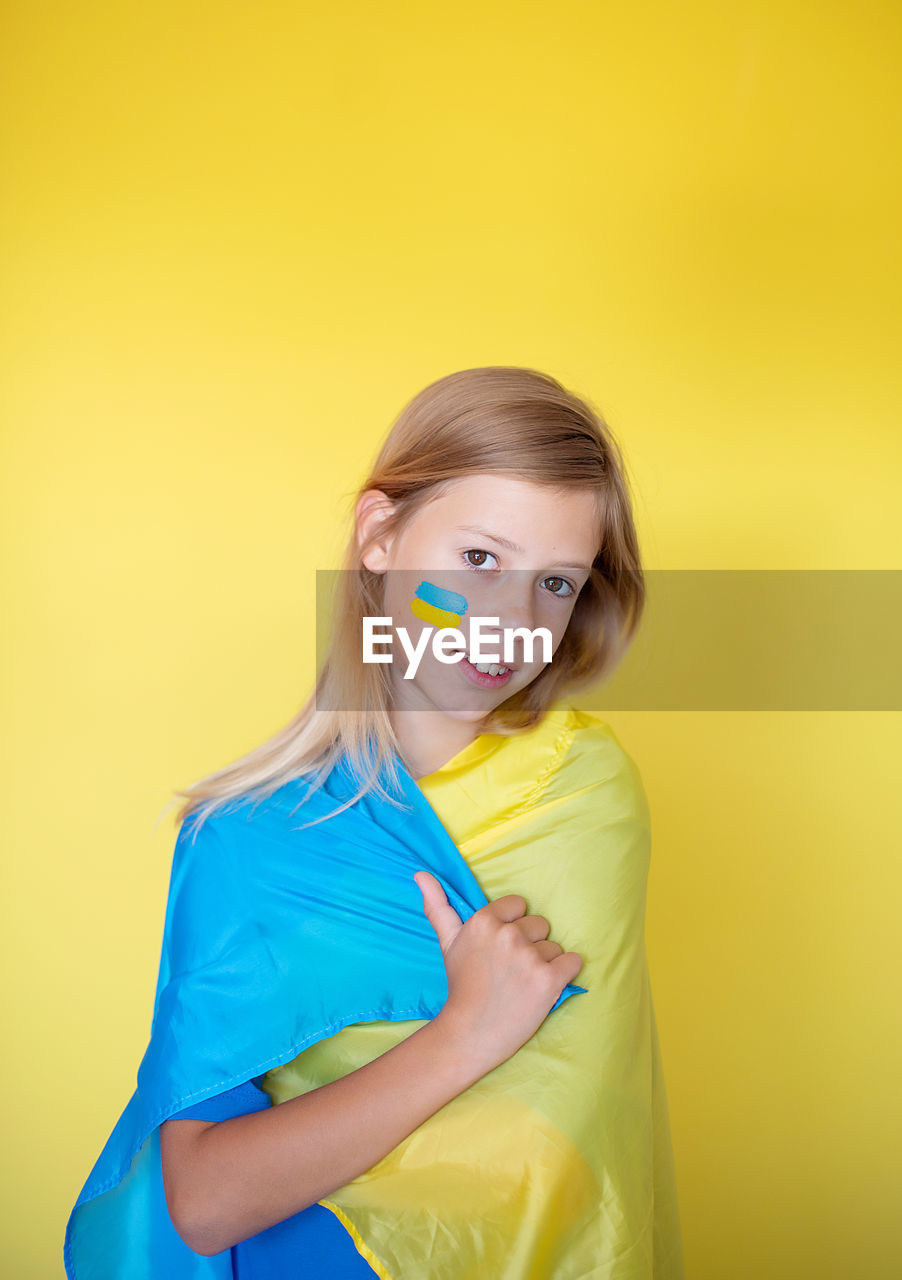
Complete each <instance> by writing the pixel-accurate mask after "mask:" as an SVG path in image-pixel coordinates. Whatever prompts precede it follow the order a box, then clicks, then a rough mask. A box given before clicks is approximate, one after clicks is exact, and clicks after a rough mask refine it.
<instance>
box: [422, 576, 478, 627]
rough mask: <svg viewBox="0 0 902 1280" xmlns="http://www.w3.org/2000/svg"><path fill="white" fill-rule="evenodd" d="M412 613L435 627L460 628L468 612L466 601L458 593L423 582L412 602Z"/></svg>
mask: <svg viewBox="0 0 902 1280" xmlns="http://www.w3.org/2000/svg"><path fill="white" fill-rule="evenodd" d="M410 612H411V613H412V614H413V616H414V617H415V618H419V619H420V620H421V621H423V622H431V623H432V625H433V626H434V627H459V626H460V620H461V618H462V617H463V615H464V614H465V613H466V612H467V602H466V599H465V598H464V597H463V596H462V595H460V594H459V592H457V591H448V590H447V588H446V587H437V586H436V585H435V584H434V583H432V582H425V581H424V582H421V583H420V585H419V586H418V587H417V589H416V591H415V592H414V594H413V599H412V600H411V602H410Z"/></svg>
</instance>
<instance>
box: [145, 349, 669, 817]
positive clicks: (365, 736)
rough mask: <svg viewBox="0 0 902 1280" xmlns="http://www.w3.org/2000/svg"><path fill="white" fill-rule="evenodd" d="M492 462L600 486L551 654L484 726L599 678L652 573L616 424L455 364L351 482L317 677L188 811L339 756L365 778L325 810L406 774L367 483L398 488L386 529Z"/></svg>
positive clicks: (190, 801)
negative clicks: (366, 511) (333, 623)
mask: <svg viewBox="0 0 902 1280" xmlns="http://www.w3.org/2000/svg"><path fill="white" fill-rule="evenodd" d="M484 474H491V475H506V476H513V477H515V478H518V479H521V480H525V481H530V482H532V483H534V484H541V485H545V486H546V487H549V488H551V489H557V490H561V491H573V490H589V491H592V492H593V493H594V494H595V497H596V504H597V507H598V510H599V514H600V517H601V524H600V528H601V530H602V539H601V545H600V547H599V548H598V551H597V554H596V556H595V559H594V562H593V564H592V568H591V572H590V575H589V577H588V579H587V580H586V582H585V584H584V586H583V588H582V590H581V591H580V594H579V596H578V598H577V600H576V603H575V605H574V608H573V613H572V615H571V617H570V621H569V623H568V626H567V630H566V632H565V634H564V637H563V639H562V640H561V642H560V644H559V646H558V648H557V650H556V651H555V655H554V662H553V663H549V664H548V666H546V667H545V669H544V670H543V671H542V672H541V673H540V674H539V675H538V676H537V678H536V679H535V680H533V681H532V683H531V684H529V685H528V686H527V687H526V688H524V689H521V690H519V691H517V692H516V693H514V694H512V695H511V697H510V698H509V699H508V700H507V701H506V702H502V703H500V704H499V705H498V706H497V707H496V708H495V709H494V711H492V712H491V714H490V715H488V716H487V717H486V718H485V720H484V721H483V722H482V728H481V732H483V733H494V734H514V733H518V732H523V731H525V730H527V729H529V728H531V727H533V726H534V725H536V724H538V723H539V721H541V720H542V718H543V717H544V715H545V712H546V711H547V710H548V708H549V707H550V706H551V705H552V703H554V702H555V701H557V700H558V699H559V698H560V697H561V696H562V695H563V694H564V693H566V692H570V691H572V690H573V689H576V688H579V687H582V686H584V685H586V684H588V683H591V682H593V681H595V680H597V679H598V678H599V677H601V676H602V675H604V674H606V673H608V672H609V671H610V670H611V669H612V668H613V667H614V666H615V665H616V664H617V662H619V660H620V658H621V657H622V656H623V654H624V653H625V651H626V649H627V648H628V646H629V644H630V641H631V640H632V637H633V635H634V634H635V631H636V629H637V628H638V625H639V622H640V619H641V616H642V611H643V608H644V605H645V580H644V577H643V574H642V569H641V566H640V562H639V548H638V539H637V536H636V529H635V526H634V521H633V514H632V509H631V505H630V499H629V491H628V484H627V479H626V471H625V467H624V463H623V460H622V457H621V454H620V450H619V448H618V446H617V444H616V442H615V440H614V438H613V436H612V434H611V432H610V429H609V428H608V426H607V424H606V423H605V421H604V419H603V418H602V416H601V415H600V414H599V413H598V412H597V411H596V410H595V409H594V408H592V407H591V406H590V404H589V403H588V402H587V401H586V400H584V399H581V398H580V397H578V396H576V395H575V394H573V393H572V392H570V391H568V390H566V389H565V388H564V387H563V386H562V385H561V383H560V382H558V381H557V380H556V379H555V378H553V377H551V376H550V375H549V374H546V373H540V372H538V371H537V370H535V369H528V368H519V367H517V366H509V365H491V366H488V367H485V368H478V369H463V370H461V371H459V372H457V373H451V374H448V375H447V376H446V377H443V378H439V379H438V380H437V381H435V382H432V383H430V384H429V386H427V387H425V388H424V389H423V390H422V391H420V392H419V394H418V395H416V396H414V398H413V399H412V400H411V401H410V402H409V403H408V404H407V405H406V406H405V407H404V408H403V409H402V411H401V413H400V414H399V416H398V417H397V419H396V421H395V423H394V425H393V426H392V429H391V431H390V432H389V434H388V437H387V438H386V440H385V442H384V444H383V445H382V448H381V450H380V451H379V454H378V456H377V458H376V460H375V462H374V464H373V466H372V469H371V471H370V473H369V475H368V476H367V478H366V480H365V481H364V483H363V484H362V485H361V486H360V488H359V489H357V490H356V491H355V492H354V493H353V501H352V506H351V519H352V526H353V527H352V529H351V535H350V538H349V540H348V545H347V550H346V552H345V556H344V570H345V571H344V572H342V573H340V574H338V575H336V576H337V579H338V587H337V591H336V601H335V616H336V617H338V618H340V619H341V620H342V625H341V626H338V627H335V628H334V630H333V632H332V633H331V636H330V640H329V645H328V653H327V657H326V659H325V661H324V663H323V665H322V669H321V670H320V673H319V675H318V677H317V680H316V683H315V686H314V689H313V691H312V692H311V693H310V695H309V697H308V698H307V701H306V702H305V703H304V705H303V707H302V708H301V709H300V711H299V712H298V713H297V714H296V715H295V716H294V718H293V719H292V720H290V721H289V723H288V724H287V725H285V727H284V728H282V729H280V730H279V731H278V732H277V733H276V734H274V735H273V736H272V737H271V738H269V739H268V740H267V741H266V742H264V743H262V744H261V745H260V746H258V747H255V748H254V749H253V750H252V751H250V752H248V753H247V754H246V755H244V756H241V757H240V759H238V760H236V761H234V763H232V764H229V765H226V766H225V767H224V768H222V769H218V770H217V771H216V772H215V773H211V774H209V775H208V776H206V777H204V778H201V779H200V780H199V781H198V782H195V783H193V784H192V785H191V786H189V787H188V788H186V789H184V790H182V789H177V790H175V793H174V794H175V795H176V796H184V797H187V802H186V804H184V805H183V806H182V808H181V810H180V811H179V814H178V821H179V822H180V823H181V822H182V821H184V819H186V818H187V817H188V816H189V815H192V814H194V815H195V822H196V825H197V826H200V824H201V823H202V822H203V821H204V820H205V819H206V818H207V817H208V816H209V815H210V814H211V813H212V812H213V811H214V809H216V808H218V807H219V806H221V805H225V804H227V803H228V802H229V801H230V800H240V799H244V798H248V797H250V798H253V799H254V800H257V799H263V798H264V797H265V796H268V795H270V794H271V793H272V792H273V791H275V790H277V789H278V788H279V787H280V786H282V785H284V784H285V783H287V782H289V781H291V780H293V779H296V778H300V777H302V776H306V775H312V777H311V780H310V782H309V787H308V791H307V794H312V793H313V792H314V791H316V790H318V789H319V787H320V786H321V785H322V783H323V781H324V780H325V778H326V777H327V776H328V774H329V772H330V771H331V769H332V768H333V766H334V765H335V764H336V763H337V762H338V760H339V759H340V758H341V757H342V756H346V757H347V762H348V764H349V765H350V766H351V768H352V770H353V773H354V775H355V776H356V779H357V780H358V781H359V782H360V784H361V785H360V788H359V790H358V792H357V793H356V795H354V796H353V797H352V798H351V799H349V800H347V801H346V802H345V803H344V804H342V805H341V806H340V807H339V808H338V809H336V810H334V811H333V813H331V814H328V815H326V816H327V817H332V816H334V814H336V813H340V812H342V810H344V809H346V808H348V807H349V806H350V805H352V804H354V803H355V802H356V801H357V800H358V799H359V798H360V797H361V796H363V795H365V794H366V793H367V792H369V791H371V790H372V791H374V792H375V793H376V794H378V795H379V796H380V797H381V798H382V799H383V800H386V801H388V802H389V803H391V804H398V802H397V801H396V800H395V798H394V796H393V795H391V794H390V792H389V791H388V790H387V789H386V788H385V786H384V785H383V782H382V778H383V776H384V777H386V778H387V779H388V781H389V782H390V784H391V786H392V787H393V788H396V787H397V786H398V783H399V778H398V770H397V762H396V757H395V753H397V754H398V756H401V758H402V759H403V756H402V755H401V752H400V748H399V744H398V741H397V738H396V736H395V733H394V730H393V728H392V725H391V720H390V718H389V712H390V708H391V690H390V683H389V680H388V679H387V677H386V674H385V668H384V666H383V664H379V663H364V662H361V660H360V636H361V634H362V619H363V618H364V617H365V616H379V615H382V613H383V601H382V597H383V591H384V580H383V577H382V575H381V574H377V573H373V572H371V571H370V570H369V569H367V568H366V567H365V566H364V564H363V561H362V553H364V552H365V550H366V546H362V545H358V540H357V530H356V520H355V519H354V514H355V512H356V505H357V501H358V500H359V498H360V496H361V495H362V494H363V493H365V492H366V491H367V490H369V489H378V490H381V491H382V492H383V493H385V494H386V495H387V497H388V498H389V499H391V501H392V502H393V503H394V509H393V511H392V513H391V515H390V516H389V517H388V518H387V519H386V520H385V521H384V522H383V524H382V527H381V530H380V533H381V535H383V536H386V535H390V534H392V533H393V532H396V531H398V530H401V529H403V528H404V527H405V525H406V523H407V521H409V520H410V519H411V518H412V517H413V516H414V515H415V514H416V512H418V511H419V510H420V509H421V508H422V507H423V506H424V505H425V504H426V503H428V502H429V501H430V500H431V499H433V498H435V497H437V496H438V495H439V494H440V493H441V492H442V491H443V488H444V487H445V486H446V485H447V484H448V483H449V482H451V481H453V480H456V479H457V478H458V477H460V476H466V475H484ZM317 704H319V705H320V706H322V707H325V708H329V709H324V710H321V709H318V705H317ZM347 708H354V709H353V710H349V709H347ZM383 770H384V771H385V772H384V774H383ZM305 798H306V797H305ZM169 803H170V804H171V803H173V801H172V800H170V801H169ZM398 807H401V808H403V807H404V806H403V805H398ZM317 821H324V819H323V818H319V819H317ZM302 825H303V826H309V825H313V824H312V823H306V824H302Z"/></svg>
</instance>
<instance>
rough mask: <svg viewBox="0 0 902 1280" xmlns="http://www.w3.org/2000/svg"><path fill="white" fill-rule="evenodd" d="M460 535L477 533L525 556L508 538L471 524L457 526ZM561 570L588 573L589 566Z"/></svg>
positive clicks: (569, 567) (577, 565)
mask: <svg viewBox="0 0 902 1280" xmlns="http://www.w3.org/2000/svg"><path fill="white" fill-rule="evenodd" d="M457 528H458V530H459V532H461V533H478V534H479V536H480V538H488V539H489V541H490V542H497V543H498V546H499V547H506V548H507V550H508V551H515V552H517V553H518V554H519V555H521V556H522V555H526V552H525V551H524V550H523V548H522V547H520V546H518V545H517V543H516V542H511V540H510V538H502V536H501V534H500V533H489V532H488V530H487V529H477V528H476V526H475V525H472V524H459V525H458V526H457ZM560 567H561V568H562V569H575V570H576V571H577V572H579V573H589V571H590V566H589V565H587V564H562V565H561V566H560Z"/></svg>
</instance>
